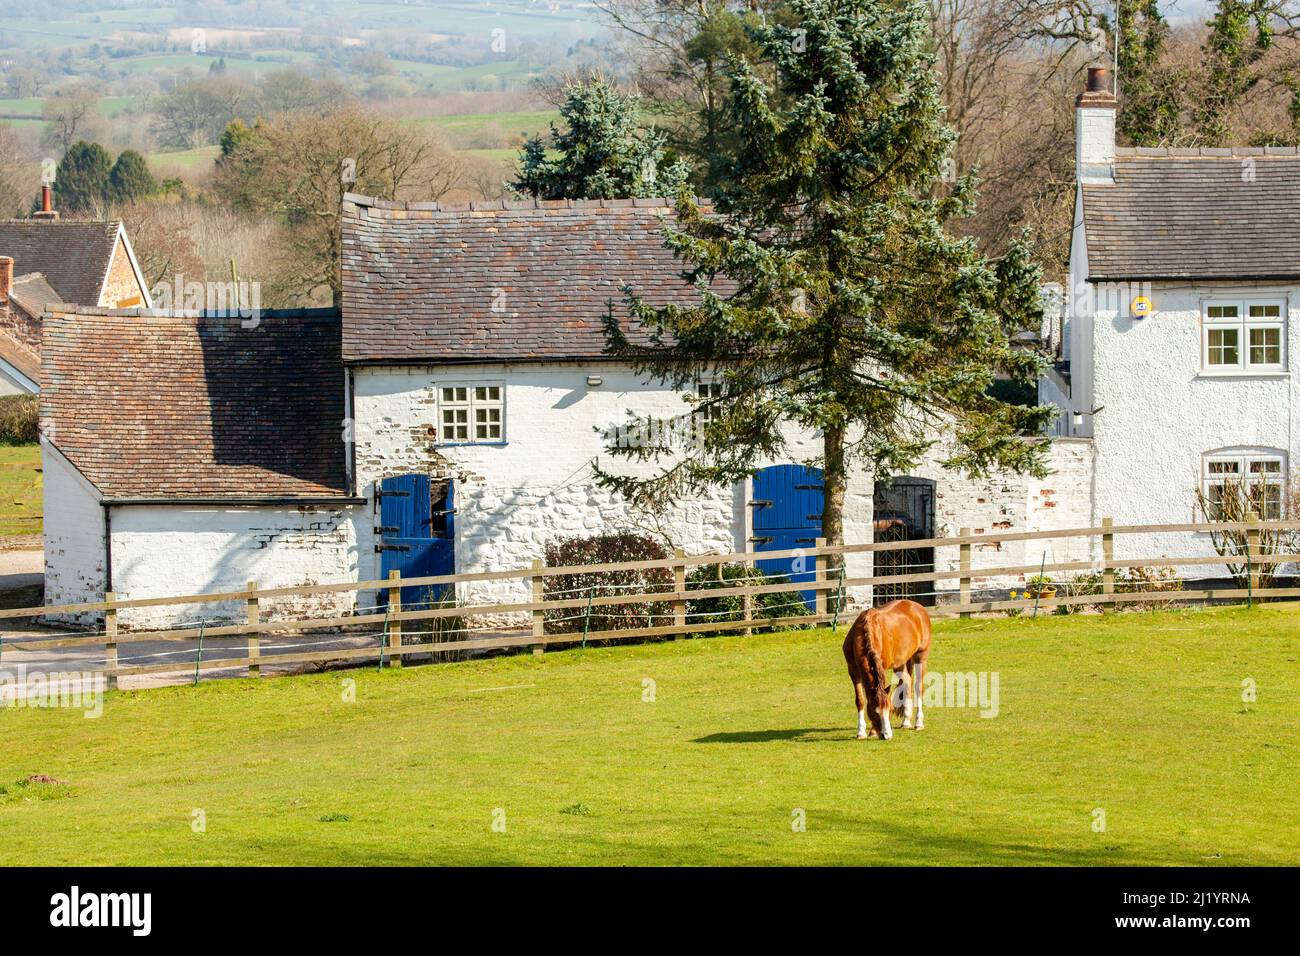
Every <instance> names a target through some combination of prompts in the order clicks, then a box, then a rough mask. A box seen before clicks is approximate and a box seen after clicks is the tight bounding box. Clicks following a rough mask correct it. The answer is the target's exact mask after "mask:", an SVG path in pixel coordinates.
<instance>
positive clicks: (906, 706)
mask: <svg viewBox="0 0 1300 956" xmlns="http://www.w3.org/2000/svg"><path fill="white" fill-rule="evenodd" d="M902 681H903V727H904V728H908V727H911V726H912V698H913V697H915V696H916V685H915V684H914V683H913V682H912V670H911V668H910V667H909V666H908V665H907V664H904V665H903V674H902Z"/></svg>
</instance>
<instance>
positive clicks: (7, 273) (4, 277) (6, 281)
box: [0, 256, 14, 305]
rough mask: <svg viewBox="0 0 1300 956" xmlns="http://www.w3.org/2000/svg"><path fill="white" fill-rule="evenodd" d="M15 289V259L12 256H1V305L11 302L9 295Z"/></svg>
mask: <svg viewBox="0 0 1300 956" xmlns="http://www.w3.org/2000/svg"><path fill="white" fill-rule="evenodd" d="M13 291H14V260H13V259H12V258H11V257H10V256H0V305H8V304H9V296H10V295H12V294H13Z"/></svg>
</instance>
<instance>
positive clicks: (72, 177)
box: [54, 140, 113, 213]
mask: <svg viewBox="0 0 1300 956" xmlns="http://www.w3.org/2000/svg"><path fill="white" fill-rule="evenodd" d="M112 168H113V160H112V157H110V156H109V155H108V151H107V150H105V149H104V147H103V146H100V145H99V144H98V143H87V142H86V141H85V140H80V141H78V142H76V143H73V144H72V145H71V146H69V147H68V151H67V152H66V153H64V154H63V159H62V160H60V162H59V167H58V169H57V170H56V171H55V174H54V175H55V179H54V200H55V203H56V205H57V207H58V208H59V209H61V210H63V211H65V212H69V213H84V212H90V211H92V210H94V209H95V208H96V206H97V205H98V204H99V203H101V202H103V201H104V199H105V198H106V197H107V195H108V176H109V173H110V171H111V170H112Z"/></svg>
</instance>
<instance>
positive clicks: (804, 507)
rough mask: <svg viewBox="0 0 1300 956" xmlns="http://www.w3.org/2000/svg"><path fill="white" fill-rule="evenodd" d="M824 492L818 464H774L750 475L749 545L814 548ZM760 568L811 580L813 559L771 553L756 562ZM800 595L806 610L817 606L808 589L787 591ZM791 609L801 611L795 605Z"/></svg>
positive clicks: (769, 548) (819, 530)
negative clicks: (751, 526) (751, 521)
mask: <svg viewBox="0 0 1300 956" xmlns="http://www.w3.org/2000/svg"><path fill="white" fill-rule="evenodd" d="M824 501H825V493H824V491H823V484H822V472H821V469H820V468H808V467H806V466H804V465H773V466H772V467H770V468H764V469H762V470H761V471H759V472H758V473H756V474H755V475H754V485H753V497H752V498H751V499H750V502H751V505H752V507H753V514H754V532H753V538H752V541H753V544H754V550H755V551H789V550H791V549H793V548H812V547H815V546H816V544H817V539H818V538H819V537H821V533H822V504H823V502H824ZM756 564H757V566H758V569H759V570H760V571H762V572H763V573H764V574H769V575H772V576H774V577H776V579H777V580H778V581H782V582H784V581H787V580H789V581H811V580H813V578H814V576H815V575H816V570H817V561H816V558H814V557H813V556H811V555H809V556H807V557H803V558H774V559H772V560H770V561H758V562H756ZM796 593H797V594H799V595H801V596H802V597H803V600H804V603H806V604H807V605H808V607H809V609H811V608H813V607H815V603H814V601H815V593H814V592H812V591H798V592H791V593H790V595H789V596H790V597H791V598H792V599H793V597H794V595H795V594H796ZM788 611H789V613H791V614H799V613H801V612H800V610H799V608H798V607H793V606H792V607H790V608H788Z"/></svg>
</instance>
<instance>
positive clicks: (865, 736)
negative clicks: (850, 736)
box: [858, 734, 867, 740]
mask: <svg viewBox="0 0 1300 956" xmlns="http://www.w3.org/2000/svg"><path fill="white" fill-rule="evenodd" d="M858 739H859V740H866V739H867V735H866V734H858Z"/></svg>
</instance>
